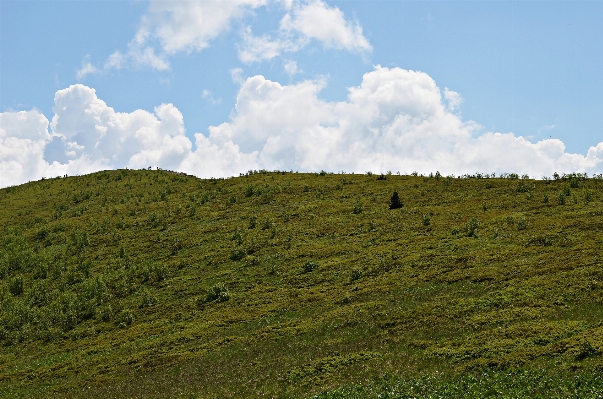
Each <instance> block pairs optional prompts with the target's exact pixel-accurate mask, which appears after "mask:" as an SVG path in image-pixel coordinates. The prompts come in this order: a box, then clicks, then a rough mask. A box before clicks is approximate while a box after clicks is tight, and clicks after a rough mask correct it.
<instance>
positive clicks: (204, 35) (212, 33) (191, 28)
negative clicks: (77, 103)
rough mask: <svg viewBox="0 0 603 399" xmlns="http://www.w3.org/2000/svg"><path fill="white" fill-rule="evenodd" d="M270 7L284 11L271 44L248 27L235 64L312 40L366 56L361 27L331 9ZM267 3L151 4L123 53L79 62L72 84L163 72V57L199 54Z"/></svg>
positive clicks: (319, 4) (159, 0) (194, 0)
mask: <svg viewBox="0 0 603 399" xmlns="http://www.w3.org/2000/svg"><path fill="white" fill-rule="evenodd" d="M273 1H275V2H277V3H280V4H281V5H283V6H284V11H285V15H284V17H283V18H282V19H281V22H280V26H279V29H278V31H277V32H276V38H274V37H272V36H271V35H263V36H254V35H253V33H252V30H251V27H247V28H246V29H243V34H242V39H243V42H242V43H240V44H239V45H238V47H239V58H240V59H241V60H242V61H243V62H245V63H251V62H258V61H263V60H270V59H273V58H274V57H277V56H279V55H281V54H282V53H292V52H296V51H298V50H300V49H302V48H303V47H305V46H306V45H307V44H308V43H310V42H311V41H312V40H316V41H318V42H320V43H322V44H323V46H324V47H325V48H336V49H340V50H347V51H351V52H358V53H362V54H365V53H367V52H369V51H371V50H372V47H371V45H370V43H369V42H368V40H367V39H366V38H365V37H364V35H363V34H362V27H361V26H360V25H359V24H358V23H357V22H350V21H348V20H346V19H345V16H344V14H343V12H341V10H340V9H338V8H337V7H329V6H328V5H327V4H326V3H325V2H324V1H322V0H312V1H305V0H304V1H281V0H273ZM268 3H269V0H229V1H222V0H184V1H178V0H172V1H169V0H152V1H151V3H150V5H149V8H148V10H147V12H146V13H145V14H144V15H143V16H142V17H141V19H140V25H139V27H138V29H137V31H136V34H135V35H134V38H133V39H132V40H131V41H130V43H129V44H128V50H127V51H126V52H125V53H122V52H120V51H115V52H114V53H113V54H111V55H110V56H109V57H108V58H107V60H106V61H105V62H104V64H103V65H102V66H95V65H93V64H92V63H91V62H90V60H89V57H88V56H86V57H84V59H83V60H82V66H81V68H80V69H79V70H78V71H77V72H76V78H77V80H78V81H82V80H83V79H84V78H85V77H86V76H87V75H90V74H98V73H102V72H106V71H109V70H111V69H121V68H123V67H126V66H135V67H148V68H151V69H154V70H158V71H165V70H169V69H170V63H169V61H168V57H169V56H171V55H174V54H176V53H182V52H184V53H191V52H193V51H200V50H203V49H205V48H206V47H208V46H209V45H210V43H211V42H212V40H214V39H215V38H217V37H218V36H219V35H220V34H222V33H224V32H226V31H228V30H229V29H230V28H231V25H232V23H233V21H237V20H242V19H243V17H245V15H247V14H249V12H250V11H251V10H254V9H257V8H259V7H262V6H265V5H266V4H268ZM277 9H279V10H281V11H283V8H277Z"/></svg>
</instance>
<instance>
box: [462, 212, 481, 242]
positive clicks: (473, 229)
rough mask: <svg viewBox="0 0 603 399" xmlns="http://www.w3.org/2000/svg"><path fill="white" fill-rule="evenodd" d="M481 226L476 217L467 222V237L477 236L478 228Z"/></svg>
mask: <svg viewBox="0 0 603 399" xmlns="http://www.w3.org/2000/svg"><path fill="white" fill-rule="evenodd" d="M478 227H479V219H478V218H476V217H472V218H471V220H469V221H468V222H467V226H466V228H465V231H466V232H467V237H475V238H477V228H478Z"/></svg>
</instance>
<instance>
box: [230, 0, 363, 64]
mask: <svg viewBox="0 0 603 399" xmlns="http://www.w3.org/2000/svg"><path fill="white" fill-rule="evenodd" d="M283 3H284V5H285V8H286V10H287V12H286V14H285V16H283V18H282V19H281V21H280V25H279V29H278V31H277V32H276V33H275V34H274V36H275V37H274V36H271V35H267V34H266V35H263V36H254V35H253V33H252V31H251V28H250V27H247V29H246V30H245V31H244V34H243V44H242V45H241V46H240V48H239V59H240V60H241V61H243V62H245V63H251V62H257V61H263V60H271V59H273V58H275V57H277V56H279V55H281V54H282V53H292V52H296V51H299V50H300V49H302V48H304V47H305V46H306V45H308V44H309V43H310V42H311V41H312V40H316V41H318V42H320V43H322V45H323V46H324V47H325V48H334V49H338V50H346V51H350V52H356V53H361V54H366V53H368V52H370V51H372V46H371V44H370V43H369V41H368V39H367V38H366V37H365V36H364V34H363V33H362V27H361V26H360V24H359V23H358V22H351V21H349V20H346V18H345V16H344V14H343V12H342V11H341V10H340V9H339V8H337V7H329V6H328V5H327V4H326V3H325V2H324V1H322V0H310V1H303V2H302V1H296V2H293V1H286V2H283Z"/></svg>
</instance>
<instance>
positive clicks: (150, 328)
mask: <svg viewBox="0 0 603 399" xmlns="http://www.w3.org/2000/svg"><path fill="white" fill-rule="evenodd" d="M394 192H397V193H398V196H399V200H400V205H401V207H400V208H398V209H390V202H391V198H392V195H393V193H394ZM0 226H1V227H0V359H1V360H0V396H3V397H53V396H54V397H176V396H183V397H263V396H265V397H273V396H276V397H310V396H312V395H319V397H323V398H344V397H358V398H361V397H377V395H379V394H381V395H382V396H381V397H406V396H405V395H408V396H413V395H414V396H426V395H428V394H431V395H435V396H437V395H441V396H442V395H443V396H444V397H446V396H467V397H488V396H499V395H501V394H507V395H509V396H512V395H515V396H531V397H538V396H539V395H540V396H541V397H547V396H548V397H550V396H567V397H571V396H576V397H601V396H597V395H600V392H601V388H602V387H603V378H602V377H601V374H600V371H599V370H601V369H602V368H603V317H602V316H603V306H602V304H603V248H602V242H603V179H602V178H601V177H600V176H598V177H596V178H587V177H586V176H584V175H576V174H572V175H564V176H561V177H559V176H555V179H550V180H549V179H547V180H539V181H535V180H529V179H527V178H520V177H519V176H517V175H513V174H511V175H504V176H502V177H496V178H494V177H493V176H487V175H485V176H483V175H476V176H464V177H462V178H453V177H443V176H440V174H439V173H436V174H435V175H432V176H430V177H427V176H397V175H385V176H384V175H380V176H376V175H372V174H367V175H349V174H329V173H325V172H321V173H317V174H301V173H290V172H286V173H285V172H266V171H259V172H250V173H248V174H246V175H244V176H241V177H238V178H231V179H224V180H223V179H206V180H203V179H198V178H195V177H192V176H186V175H181V174H176V173H172V172H168V171H161V170H157V171H150V170H141V171H133V170H116V171H104V172H99V173H94V174H91V175H87V176H77V177H67V178H60V179H59V178H57V179H46V180H42V181H37V182H31V183H28V184H24V185H21V186H18V187H9V188H5V189H2V190H0ZM386 394H387V395H390V396H384V395H386Z"/></svg>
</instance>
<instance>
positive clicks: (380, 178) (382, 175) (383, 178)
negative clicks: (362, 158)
mask: <svg viewBox="0 0 603 399" xmlns="http://www.w3.org/2000/svg"><path fill="white" fill-rule="evenodd" d="M377 180H387V177H385V175H384V174H383V173H381V174H380V175H379V176H377Z"/></svg>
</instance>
